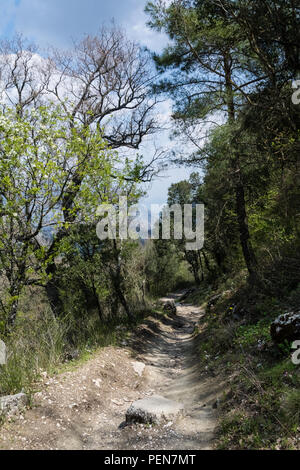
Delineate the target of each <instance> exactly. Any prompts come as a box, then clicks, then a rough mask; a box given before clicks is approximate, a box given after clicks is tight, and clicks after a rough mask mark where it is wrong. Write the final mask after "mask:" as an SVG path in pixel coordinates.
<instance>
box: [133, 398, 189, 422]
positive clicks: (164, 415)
mask: <svg viewBox="0 0 300 470" xmlns="http://www.w3.org/2000/svg"><path fill="white" fill-rule="evenodd" d="M183 409H184V406H183V404H182V403H178V402H176V401H173V400H168V399H167V398H164V397H161V396H159V395H152V396H151V397H149V398H143V399H142V400H138V401H136V402H134V403H132V405H131V406H130V408H129V409H128V410H127V413H126V421H127V422H129V423H132V422H137V423H146V424H147V423H152V424H156V423H159V422H160V421H162V420H166V421H170V419H171V418H175V417H176V416H177V415H179V414H181V413H182V411H183Z"/></svg>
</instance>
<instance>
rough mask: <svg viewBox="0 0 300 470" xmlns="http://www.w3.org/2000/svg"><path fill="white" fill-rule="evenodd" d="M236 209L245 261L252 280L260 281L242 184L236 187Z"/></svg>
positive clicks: (253, 281)
mask: <svg viewBox="0 0 300 470" xmlns="http://www.w3.org/2000/svg"><path fill="white" fill-rule="evenodd" d="M235 196H236V211H237V217H238V225H239V233H240V241H241V247H242V251H243V255H244V259H245V263H246V266H247V269H248V272H249V277H250V279H249V280H250V282H251V283H252V284H253V283H257V282H258V273H257V261H256V257H255V254H254V251H253V249H252V245H251V242H250V234H249V227H248V222H247V213H246V203H245V192H244V187H243V185H242V184H238V185H237V186H236V188H235Z"/></svg>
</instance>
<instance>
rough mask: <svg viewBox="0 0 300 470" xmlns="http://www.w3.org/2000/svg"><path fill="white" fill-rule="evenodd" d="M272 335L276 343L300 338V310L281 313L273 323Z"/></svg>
mask: <svg viewBox="0 0 300 470" xmlns="http://www.w3.org/2000/svg"><path fill="white" fill-rule="evenodd" d="M270 333H271V337H272V340H273V341H274V343H276V344H280V343H282V342H284V341H285V340H287V341H295V340H300V312H288V313H284V314H283V315H280V316H279V317H277V318H276V320H275V321H273V323H272V324H271V331H270Z"/></svg>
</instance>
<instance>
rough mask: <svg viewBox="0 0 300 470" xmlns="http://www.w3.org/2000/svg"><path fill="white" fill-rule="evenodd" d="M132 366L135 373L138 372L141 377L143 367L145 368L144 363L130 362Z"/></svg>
mask: <svg viewBox="0 0 300 470" xmlns="http://www.w3.org/2000/svg"><path fill="white" fill-rule="evenodd" d="M131 364H132V367H133V370H134V372H135V373H136V374H138V375H139V376H140V377H142V375H143V372H144V369H145V367H146V366H145V364H144V363H143V362H132V363H131Z"/></svg>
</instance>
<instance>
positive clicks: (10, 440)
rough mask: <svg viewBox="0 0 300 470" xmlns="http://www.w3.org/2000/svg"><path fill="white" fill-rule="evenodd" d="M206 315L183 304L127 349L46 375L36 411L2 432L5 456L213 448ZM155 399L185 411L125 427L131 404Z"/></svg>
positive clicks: (142, 329)
mask: <svg viewBox="0 0 300 470" xmlns="http://www.w3.org/2000/svg"><path fill="white" fill-rule="evenodd" d="M176 297H178V295H172V296H170V297H167V298H165V299H162V301H164V302H167V301H169V300H170V299H175V301H176ZM201 315H203V311H202V310H201V309H200V308H199V307H195V306H192V305H178V306H177V314H176V315H174V314H168V315H166V316H164V317H160V316H157V317H156V316H153V317H150V318H148V319H147V320H146V321H145V322H144V324H143V325H141V326H139V328H138V331H137V332H136V334H135V335H134V338H133V340H132V343H131V344H130V348H129V347H128V348H127V347H124V348H119V347H107V348H103V349H102V350H100V352H98V353H97V354H95V355H94V356H93V358H92V359H90V360H89V361H87V362H86V363H84V364H81V365H79V366H78V367H76V368H73V369H71V370H68V371H67V372H64V373H62V374H59V375H56V376H54V377H48V376H46V374H45V377H44V379H43V381H42V383H41V384H39V391H38V392H37V393H36V394H35V396H34V402H33V407H32V408H31V409H29V410H27V411H26V412H25V413H24V414H21V415H19V416H16V417H14V418H13V419H11V420H10V421H9V422H7V423H6V424H5V425H4V426H3V427H2V428H1V430H0V449H82V450H84V449H86V450H89V449H106V450H107V449H109V450H138V449H146V450H147V449H149V450H179V449H180V450H201V449H211V448H212V446H213V437H214V429H215V426H216V412H215V410H214V406H213V405H214V403H215V402H216V400H217V398H218V396H219V395H220V394H221V393H222V390H223V386H222V384H220V383H218V382H217V379H216V378H211V377H201V376H200V373H199V370H198V369H199V366H198V358H197V351H196V340H195V335H194V330H195V326H196V324H197V322H198V319H199V318H200V316H201ZM157 395H158V396H160V397H163V398H164V399H168V400H173V401H175V402H176V403H177V404H179V405H180V406H179V408H181V407H182V405H183V407H184V409H183V411H180V412H179V414H178V415H177V416H174V417H172V416H171V417H170V418H168V419H167V420H164V421H161V422H160V423H159V424H154V425H149V424H136V423H133V424H126V422H125V416H126V412H127V410H128V408H129V407H130V405H131V404H132V403H133V402H135V401H136V400H141V399H143V400H144V399H147V398H149V397H153V396H157Z"/></svg>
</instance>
